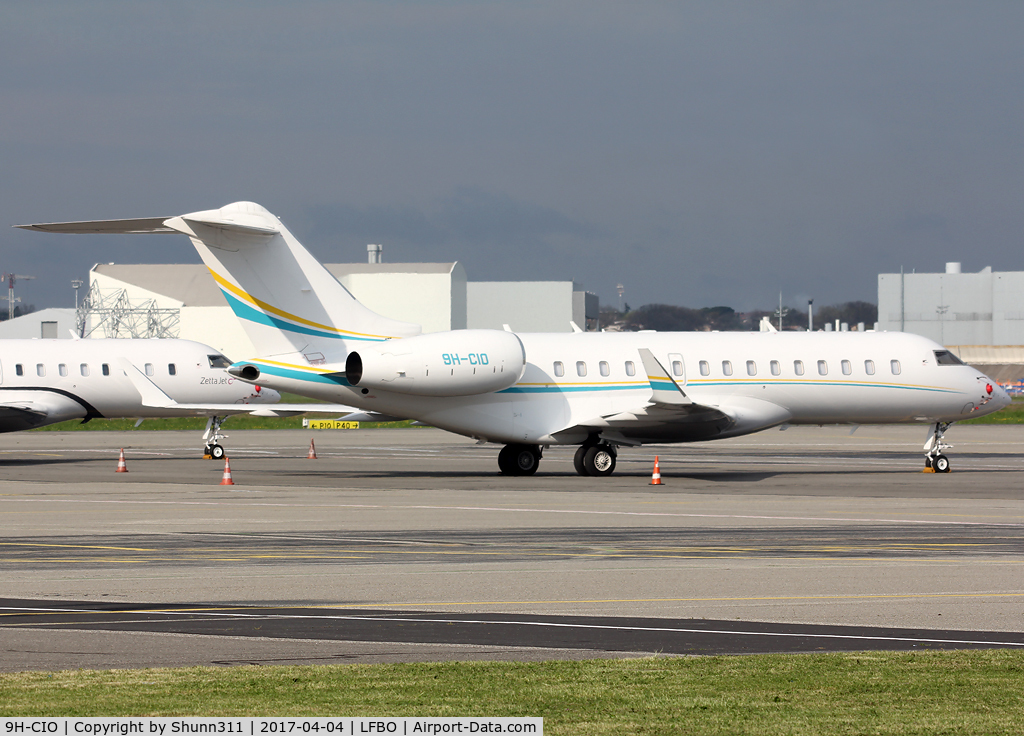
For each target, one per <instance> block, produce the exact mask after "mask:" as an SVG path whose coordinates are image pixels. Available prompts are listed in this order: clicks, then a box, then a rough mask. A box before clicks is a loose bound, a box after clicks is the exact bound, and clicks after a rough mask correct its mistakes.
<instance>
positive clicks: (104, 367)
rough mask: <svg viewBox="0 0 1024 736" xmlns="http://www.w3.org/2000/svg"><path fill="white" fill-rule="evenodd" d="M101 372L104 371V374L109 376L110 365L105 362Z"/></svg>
mask: <svg viewBox="0 0 1024 736" xmlns="http://www.w3.org/2000/svg"><path fill="white" fill-rule="evenodd" d="M100 373H102V374H103V375H104V376H109V375H110V366H109V365H107V364H106V363H104V364H103V365H102V366H100Z"/></svg>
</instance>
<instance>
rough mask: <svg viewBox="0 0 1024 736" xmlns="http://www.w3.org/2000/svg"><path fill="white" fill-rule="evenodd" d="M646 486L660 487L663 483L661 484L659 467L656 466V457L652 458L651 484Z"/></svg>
mask: <svg viewBox="0 0 1024 736" xmlns="http://www.w3.org/2000/svg"><path fill="white" fill-rule="evenodd" d="M648 485H652V486H661V485H664V483H662V482H661V466H660V465H658V456H657V455H655V456H654V472H653V473H651V482H650V483H648Z"/></svg>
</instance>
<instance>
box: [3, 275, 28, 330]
mask: <svg viewBox="0 0 1024 736" xmlns="http://www.w3.org/2000/svg"><path fill="white" fill-rule="evenodd" d="M3 278H4V280H5V281H6V282H7V296H5V297H0V299H6V300H7V319H11V318H12V317H13V316H14V305H15V303H16V302H20V301H21V299H19V298H17V297H15V296H14V282H15V281H29V280H31V279H34V278H35V276H23V275H22V274H20V273H5V274H4V276H3Z"/></svg>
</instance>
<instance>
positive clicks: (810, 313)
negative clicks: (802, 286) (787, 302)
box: [807, 299, 814, 332]
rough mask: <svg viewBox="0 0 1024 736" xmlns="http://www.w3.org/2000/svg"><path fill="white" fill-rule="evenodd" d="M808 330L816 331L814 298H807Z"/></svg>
mask: <svg viewBox="0 0 1024 736" xmlns="http://www.w3.org/2000/svg"><path fill="white" fill-rule="evenodd" d="M807 331H808V332H814V300H813V299H808V300H807Z"/></svg>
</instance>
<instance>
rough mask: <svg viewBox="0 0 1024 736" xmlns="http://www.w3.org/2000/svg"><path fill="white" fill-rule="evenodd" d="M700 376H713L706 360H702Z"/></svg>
mask: <svg viewBox="0 0 1024 736" xmlns="http://www.w3.org/2000/svg"><path fill="white" fill-rule="evenodd" d="M700 374H701V375H702V376H710V375H711V366H710V365H708V362H707V361H706V360H702V361H701V362H700Z"/></svg>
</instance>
